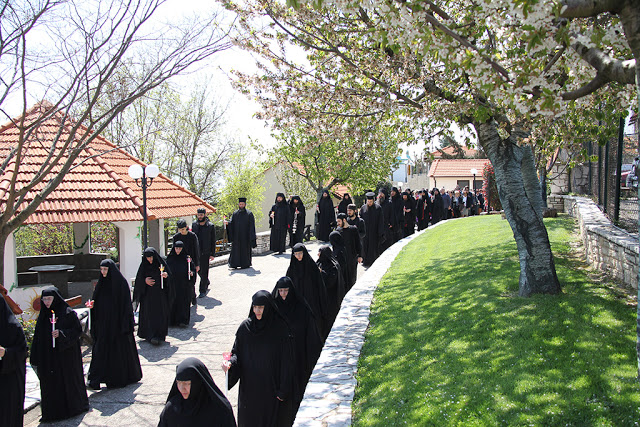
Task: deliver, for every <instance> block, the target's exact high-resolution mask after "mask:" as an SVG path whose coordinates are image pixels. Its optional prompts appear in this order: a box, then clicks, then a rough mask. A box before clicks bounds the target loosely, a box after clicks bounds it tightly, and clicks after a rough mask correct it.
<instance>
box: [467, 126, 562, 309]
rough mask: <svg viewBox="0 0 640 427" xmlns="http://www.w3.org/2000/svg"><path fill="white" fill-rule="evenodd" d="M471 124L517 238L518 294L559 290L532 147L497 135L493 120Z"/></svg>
mask: <svg viewBox="0 0 640 427" xmlns="http://www.w3.org/2000/svg"><path fill="white" fill-rule="evenodd" d="M474 127H475V129H476V132H477V133H478V139H479V141H480V145H481V146H482V148H483V150H484V151H485V153H487V156H488V157H489V160H491V164H492V165H493V168H494V170H495V174H496V182H497V185H498V194H499V196H500V201H501V202H502V207H503V209H504V212H505V215H506V218H507V220H508V221H509V225H510V226H511V229H512V230H513V236H514V238H515V240H516V245H517V248H518V255H519V258H520V282H519V294H520V296H524V297H527V296H530V295H532V294H557V293H560V292H561V287H560V282H559V280H558V276H557V274H556V267H555V263H554V260H553V253H552V252H551V244H550V242H549V235H548V234H547V229H546V228H545V226H544V223H543V221H542V192H541V191H540V184H539V182H538V177H537V174H536V173H535V171H536V168H535V163H534V161H533V155H532V153H531V147H528V146H519V145H517V144H516V143H515V141H514V139H515V137H514V136H511V137H510V138H508V139H505V140H503V139H502V138H500V135H499V134H498V127H497V125H496V123H495V122H494V121H488V122H486V123H474ZM531 171H533V173H532V172H531ZM525 180H526V182H525ZM531 181H533V182H531Z"/></svg>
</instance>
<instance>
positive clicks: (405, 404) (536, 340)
mask: <svg viewBox="0 0 640 427" xmlns="http://www.w3.org/2000/svg"><path fill="white" fill-rule="evenodd" d="M408 249H410V250H415V251H416V254H419V253H420V252H421V249H423V248H421V247H420V246H419V245H417V246H416V247H414V248H408ZM481 249H482V252H481V253H479V251H478V249H473V250H458V251H455V252H454V253H455V258H454V259H437V257H433V258H432V259H430V260H427V261H426V262H424V264H423V265H420V266H415V268H413V269H412V270H410V271H407V272H406V273H403V274H392V275H387V276H385V278H384V279H383V281H382V283H381V287H380V288H379V289H378V291H377V292H376V299H380V300H381V301H384V302H381V303H380V305H378V304H377V303H374V306H373V308H372V316H371V321H372V322H371V325H370V328H369V331H368V334H367V341H366V342H365V347H364V349H363V353H362V356H361V359H360V367H359V371H358V382H359V387H358V388H359V390H357V392H356V393H357V394H356V396H358V394H360V393H362V396H358V397H357V399H360V401H356V404H355V406H354V408H355V409H356V412H357V413H358V414H359V416H360V417H361V418H364V417H365V416H366V415H367V411H369V410H371V411H378V410H379V408H380V407H381V406H384V405H386V406H389V407H392V408H393V410H395V411H398V413H402V414H403V418H402V417H401V418H402V420H400V418H398V422H399V423H400V422H408V423H409V424H412V423H417V424H419V425H429V424H440V425H442V423H456V422H465V423H467V422H478V423H480V424H485V423H488V424H496V423H497V424H513V423H534V424H536V425H549V424H556V423H568V424H575V425H589V424H593V423H594V422H596V421H598V420H599V422H604V423H614V424H617V425H620V423H631V424H632V423H633V422H635V421H637V419H638V418H639V417H638V414H639V409H638V406H639V398H638V396H639V387H638V384H637V381H636V380H635V375H636V369H637V365H636V353H635V337H634V334H633V331H634V326H635V315H634V312H633V311H634V310H632V309H631V308H629V307H627V308H626V309H625V308H621V306H620V305H621V303H620V302H618V301H615V298H611V297H610V296H608V295H606V294H604V293H602V292H600V291H599V289H598V288H597V285H589V284H586V285H585V284H584V281H585V277H584V275H583V274H581V273H577V272H574V271H571V269H570V266H567V267H564V265H563V264H564V262H560V263H559V264H560V265H562V266H563V268H561V269H559V271H558V274H559V278H560V280H561V283H562V284H563V288H564V290H565V292H564V293H563V294H561V295H556V296H549V295H547V296H540V295H538V296H533V297H531V298H521V297H518V296H517V290H518V289H517V288H518V275H519V264H518V258H517V252H515V244H495V245H491V244H487V245H485V247H484V248H481ZM422 259H424V257H423V258H422ZM505 278H508V283H505V282H506V280H505ZM378 325H380V326H381V327H378ZM369 366H370V367H371V369H368V367H369ZM368 381H371V384H367V382H368ZM361 382H362V384H360V383H361ZM361 388H362V389H361ZM360 389H361V390H360ZM385 401H386V402H385ZM364 405H366V407H365V406H364ZM378 416H379V417H380V415H378ZM370 418H371V417H370ZM380 418H381V419H383V418H384V417H380ZM369 421H370V419H369ZM599 422H598V423H599Z"/></svg>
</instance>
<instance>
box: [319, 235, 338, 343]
mask: <svg viewBox="0 0 640 427" xmlns="http://www.w3.org/2000/svg"><path fill="white" fill-rule="evenodd" d="M316 264H317V265H318V268H319V269H320V274H321V275H322V280H323V281H324V285H325V286H326V288H327V318H326V323H325V328H324V329H325V333H326V334H327V336H328V335H329V332H330V331H331V328H332V327H333V322H334V320H336V316H337V315H338V312H339V311H340V304H342V299H343V298H344V294H345V287H344V278H343V276H342V270H341V268H340V264H339V263H338V260H337V259H336V258H335V257H334V256H333V252H332V251H331V247H330V246H323V247H321V248H320V250H319V251H318V261H316ZM325 339H326V337H325Z"/></svg>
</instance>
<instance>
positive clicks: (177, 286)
mask: <svg viewBox="0 0 640 427" xmlns="http://www.w3.org/2000/svg"><path fill="white" fill-rule="evenodd" d="M183 247H184V243H183V242H181V241H177V242H175V243H174V245H173V248H171V252H169V255H168V256H167V266H169V271H171V286H173V290H174V293H175V296H174V298H173V304H171V316H170V318H169V324H170V325H172V326H180V327H182V328H186V327H187V326H188V325H189V322H190V321H191V296H192V295H191V290H192V289H193V287H192V286H191V279H192V278H194V277H196V267H195V264H194V263H193V262H188V261H187V254H186V253H185V251H184V249H183Z"/></svg>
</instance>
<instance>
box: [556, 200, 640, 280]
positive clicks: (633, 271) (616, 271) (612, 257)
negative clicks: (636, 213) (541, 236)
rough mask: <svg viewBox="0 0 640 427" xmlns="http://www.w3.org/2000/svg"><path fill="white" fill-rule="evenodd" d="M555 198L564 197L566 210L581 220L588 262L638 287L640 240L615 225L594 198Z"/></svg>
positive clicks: (582, 236)
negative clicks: (639, 242) (639, 250)
mask: <svg viewBox="0 0 640 427" xmlns="http://www.w3.org/2000/svg"><path fill="white" fill-rule="evenodd" d="M555 197H561V198H562V199H563V200H564V212H566V213H567V214H569V215H571V216H573V217H574V218H577V219H578V225H579V227H580V237H581V238H582V242H583V244H584V248H585V254H586V257H587V261H588V262H589V264H591V265H592V266H593V267H595V268H597V269H598V270H602V271H606V272H607V273H608V274H610V275H611V276H613V277H615V278H616V279H618V280H621V281H623V282H624V283H625V284H627V285H630V286H632V287H633V288H635V289H637V288H638V239H637V238H635V237H633V236H632V235H631V234H629V233H628V232H626V231H624V230H622V229H620V228H618V227H616V226H615V225H613V224H612V223H611V221H609V219H608V218H607V217H606V216H605V215H604V214H603V213H602V211H601V210H600V209H599V208H598V206H597V205H596V204H595V203H594V202H593V201H592V200H591V199H589V198H587V197H574V196H555Z"/></svg>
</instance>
